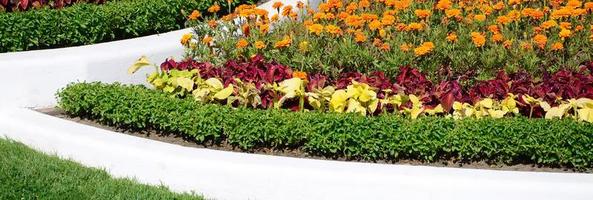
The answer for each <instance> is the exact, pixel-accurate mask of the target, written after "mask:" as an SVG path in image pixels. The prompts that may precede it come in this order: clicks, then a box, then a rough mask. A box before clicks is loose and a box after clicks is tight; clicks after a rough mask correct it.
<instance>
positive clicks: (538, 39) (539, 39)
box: [533, 34, 548, 49]
mask: <svg viewBox="0 0 593 200" xmlns="http://www.w3.org/2000/svg"><path fill="white" fill-rule="evenodd" d="M533 41H535V43H536V44H537V47H539V48H540V49H544V48H545V47H546V43H547V42H548V37H546V36H545V35H542V34H537V35H535V36H534V37H533Z"/></svg>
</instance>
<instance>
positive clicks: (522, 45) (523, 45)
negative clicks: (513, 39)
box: [521, 41, 533, 50]
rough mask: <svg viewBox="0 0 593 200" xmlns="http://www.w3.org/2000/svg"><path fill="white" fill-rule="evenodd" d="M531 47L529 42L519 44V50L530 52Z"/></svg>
mask: <svg viewBox="0 0 593 200" xmlns="http://www.w3.org/2000/svg"><path fill="white" fill-rule="evenodd" d="M532 47H533V46H532V45H531V43H530V42H525V41H524V42H521V49H524V50H531V48H532Z"/></svg>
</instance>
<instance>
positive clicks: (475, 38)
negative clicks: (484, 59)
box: [471, 32, 486, 47]
mask: <svg viewBox="0 0 593 200" xmlns="http://www.w3.org/2000/svg"><path fill="white" fill-rule="evenodd" d="M471 37H472V42H473V43H474V45H476V47H482V46H484V44H486V37H484V35H483V34H482V33H478V32H472V33H471Z"/></svg>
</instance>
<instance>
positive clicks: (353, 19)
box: [345, 15, 364, 27]
mask: <svg viewBox="0 0 593 200" xmlns="http://www.w3.org/2000/svg"><path fill="white" fill-rule="evenodd" d="M345 22H346V25H348V26H352V27H361V26H362V25H364V20H363V19H362V17H360V16H357V15H350V16H348V17H346V20H345Z"/></svg>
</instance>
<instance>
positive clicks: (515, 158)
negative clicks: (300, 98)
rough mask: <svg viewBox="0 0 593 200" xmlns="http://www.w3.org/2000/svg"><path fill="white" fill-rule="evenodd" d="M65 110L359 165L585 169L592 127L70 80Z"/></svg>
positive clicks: (592, 159) (592, 154)
mask: <svg viewBox="0 0 593 200" xmlns="http://www.w3.org/2000/svg"><path fill="white" fill-rule="evenodd" d="M57 98H58V104H59V106H60V107H61V108H62V109H64V110H65V111H66V112H67V113H69V114H71V115H75V116H82V117H89V118H92V119H97V120H99V121H101V122H103V123H107V124H110V125H114V126H122V127H127V128H133V129H146V128H151V129H156V130H161V131H165V132H171V133H176V134H180V135H182V136H187V137H191V138H195V139H196V140H197V141H198V142H203V143H210V142H213V143H219V142H221V141H222V140H225V141H226V142H228V143H229V144H231V145H233V146H236V147H239V148H241V149H244V150H247V151H249V150H253V149H257V148H261V147H267V148H276V149H293V148H301V149H302V150H303V151H305V152H307V153H309V154H311V155H320V156H326V157H331V158H336V157H344V158H348V159H361V160H398V159H414V160H420V161H428V162H431V161H437V160H441V159H444V160H449V159H459V160H460V161H487V162H496V163H506V164H515V163H530V164H539V165H545V166H552V167H559V166H561V167H570V168H577V169H590V168H591V167H592V166H593V151H592V149H593V124H589V123H582V122H577V121H575V120H570V119H565V120H545V119H527V118H503V119H480V120H477V119H464V120H453V119H448V118H443V117H440V118H436V117H435V118H431V117H424V118H420V119H417V120H410V119H405V118H402V117H399V116H395V115H381V116H375V117H364V116H360V115H356V114H339V113H317V112H303V113H299V112H290V111H285V110H251V109H241V108H239V109H235V108H231V107H227V106H221V105H212V104H209V105H203V104H200V103H197V102H195V101H193V100H191V99H178V98H171V97H168V96H167V95H165V94H163V93H160V92H157V91H154V90H151V89H148V88H146V87H144V86H123V85H120V84H102V83H76V84H70V85H68V86H67V87H66V88H64V89H62V90H60V91H59V92H58V93H57Z"/></svg>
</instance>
